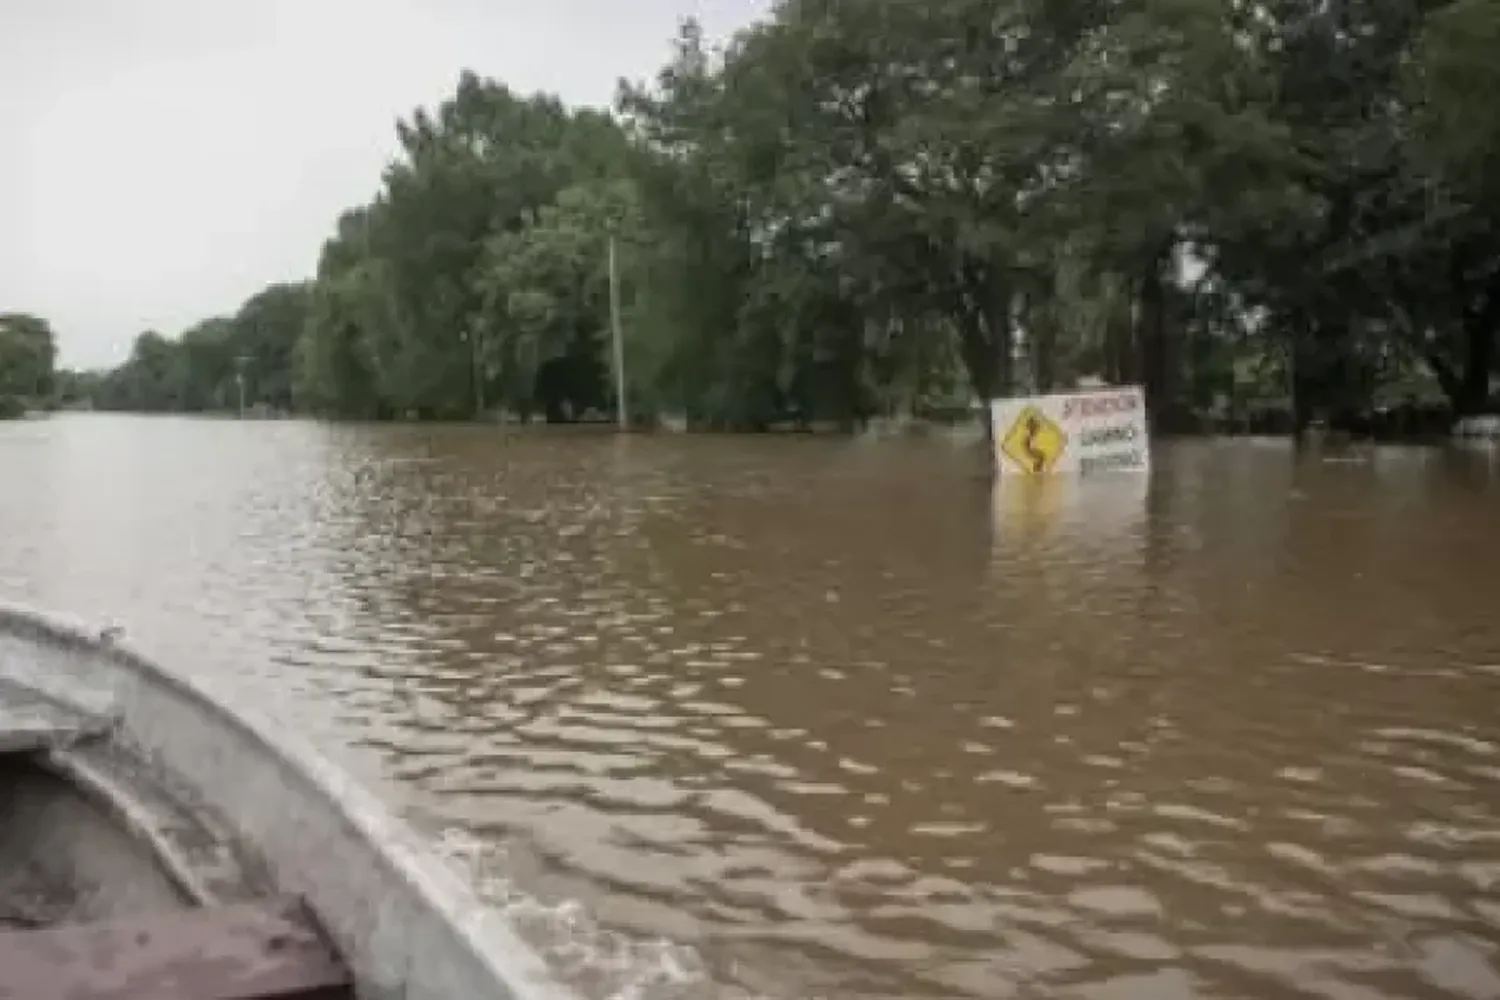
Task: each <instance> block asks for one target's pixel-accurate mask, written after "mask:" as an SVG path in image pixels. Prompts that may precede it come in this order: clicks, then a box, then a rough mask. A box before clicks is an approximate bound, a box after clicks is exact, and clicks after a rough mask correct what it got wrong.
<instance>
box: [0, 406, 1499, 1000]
mask: <svg viewBox="0 0 1500 1000" xmlns="http://www.w3.org/2000/svg"><path fill="white" fill-rule="evenodd" d="M1156 466H1157V467H1156V469H1155V471H1154V473H1153V474H1152V476H1151V477H1150V480H1149V482H1147V481H1146V480H1145V479H1141V478H1132V477H1123V478H1117V479H1108V478H1103V477H1101V478H1099V479H1097V480H1095V481H1093V482H1090V483H1088V484H1079V483H1072V482H1069V481H1065V480H1054V481H1047V482H1032V483H1028V482H1023V483H1016V484H1007V485H1006V486H1005V487H1004V488H992V487H991V485H990V483H989V480H988V477H987V475H986V472H985V469H984V466H983V464H982V462H981V461H980V460H979V459H978V458H976V454H975V452H974V451H973V449H972V448H962V447H957V446H954V445H951V444H948V443H944V442H940V441H849V440H830V439H802V438H789V437H788V438H732V437H690V436H671V435H662V436H651V437H647V436H640V437H627V438H618V437H615V436H611V435H606V434H596V433H590V432H572V431H564V432H551V431H545V432H533V433H524V434H523V433H507V432H504V431H501V430H496V429H490V428H460V427H448V428H414V427H330V426H321V425H317V424H312V423H295V422H287V423H280V422H264V423H261V422H246V423H240V422H236V421H215V420H186V419H174V418H143V417H114V416H103V415H77V416H67V417H58V418H55V419H51V420H46V421H30V422H22V423H15V424H8V425H0V597H9V598H19V599H22V600H26V601H29V602H32V603H36V604H40V605H44V606H47V607H49V608H53V609H57V610H62V611H66V612H69V613H73V614H76V615H80V616H83V617H86V618H88V619H90V620H96V621H100V622H104V621H112V622H118V623H120V624H122V625H123V626H124V627H125V628H126V630H127V632H128V633H129V634H130V635H131V636H132V637H133V638H134V639H135V640H136V641H137V642H138V643H139V644H140V645H142V646H143V647H144V648H146V649H147V650H148V651H151V652H153V653H156V654H157V655H159V656H161V657H162V658H163V659H165V660H167V661H168V662H169V663H170V664H172V665H174V666H177V667H179V668H180V669H183V670H186V671H191V672H199V673H202V674H205V675H209V676H211V677H212V678H213V680H214V682H215V684H216V685H218V686H219V687H220V688H221V689H224V690H228V691H230V692H231V693H233V694H234V696H236V697H244V698H249V699H255V700H257V701H258V702H259V703H261V704H263V705H267V706H270V707H272V708H273V709H274V710H275V711H277V712H278V713H279V714H281V715H282V717H283V718H284V719H286V720H287V721H289V722H291V723H293V724H296V725H298V726H302V727H305V728H307V729H309V730H311V731H313V732H315V733H316V735H317V738H318V739H319V740H320V741H322V742H323V743H324V745H326V746H328V747H329V748H330V750H331V751H332V752H334V753H335V754H336V755H337V756H339V757H340V758H341V759H343V760H345V761H347V762H348V763H349V766H351V767H354V768H356V769H358V770H359V771H360V773H361V774H362V775H364V776H365V777H366V779H367V780H369V781H370V782H372V783H373V784H375V785H377V786H378V787H379V788H380V789H381V790H382V793H383V794H385V795H387V796H388V797H389V798H390V799H391V801H392V803H393V805H394V806H395V807H396V808H397V809H399V810H400V811H402V812H403V813H404V814H405V815H407V816H408V817H410V818H411V820H412V822H414V823H415V824H416V825H417V826H418V827H419V828H421V829H423V830H424V831H427V832H428V833H429V834H430V835H431V836H432V838H433V841H434V846H435V848H436V849H438V850H441V851H443V852H444V853H445V854H446V855H447V856H448V857H449V858H450V860H452V862H453V863H454V864H456V865H460V866H462V867H463V869H464V870H465V872H466V873H467V874H468V875H469V876H470V877H472V878H473V879H475V880H476V881H477V882H478V883H479V884H480V885H481V887H482V888H483V889H484V890H485V891H486V892H487V893H489V894H490V895H491V896H492V897H493V898H494V899H495V900H496V902H497V904H500V905H504V906H506V907H507V908H508V909H509V910H510V911H511V912H512V913H513V914H514V916H515V919H516V920H517V922H518V924H520V925H521V926H522V927H523V929H524V931H525V933H527V935H528V936H529V937H531V938H532V939H533V940H534V941H536V942H537V943H538V945H539V946H540V947H542V948H544V950H546V951H547V952H548V954H549V957H550V959H551V960H552V961H553V963H554V964H555V966H556V967H557V968H558V969H559V970H560V972H561V974H562V975H564V977H565V978H567V979H568V980H569V981H570V982H573V983H575V984H576V985H577V986H578V988H579V990H580V992H581V993H582V994H583V995H585V996H589V997H599V998H602V997H620V998H627V997H639V998H642V1000H653V998H657V997H664V998H679V997H692V998H697V997H705V998H706V997H714V998H718V997H751V996H754V997H759V996H765V997H772V998H777V1000H802V998H812V997H829V998H845V997H848V998H862V1000H863V998H898V997H899V998H931V1000H937V998H944V1000H951V998H985V1000H994V998H1001V997H1011V996H1014V997H1054V996H1055V997H1084V998H1120V1000H1136V998H1139V1000H1174V998H1186V997H1226V998H1227V997H1247V998H1248V997H1280V996H1299V997H1300V996H1307V997H1328V998H1332V1000H1353V998H1372V1000H1374V998H1387V997H1417V998H1422V997H1465V998H1495V997H1500V956H1497V947H1500V461H1497V460H1496V459H1495V458H1494V457H1493V455H1492V454H1491V453H1488V452H1484V451H1478V452H1474V453H1468V454H1465V453H1458V452H1447V451H1442V450H1435V449H1417V448H1412V449H1401V448H1389V449H1379V450H1373V451H1370V450H1367V451H1358V452H1353V453H1339V454H1332V453H1324V452H1320V451H1317V450H1311V451H1304V452H1303V453H1301V454H1298V453H1296V452H1294V451H1293V450H1292V448H1291V447H1290V446H1289V445H1288V444H1285V443H1281V442H1264V441H1234V442H1191V443H1179V444H1171V445H1166V446H1163V447H1162V448H1161V449H1160V450H1159V451H1158V453H1157V456H1156ZM1084 485H1086V486H1087V487H1088V488H1087V489H1085V488H1083V486H1084Z"/></svg>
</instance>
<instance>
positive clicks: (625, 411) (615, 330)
mask: <svg viewBox="0 0 1500 1000" xmlns="http://www.w3.org/2000/svg"><path fill="white" fill-rule="evenodd" d="M617 256H618V255H617V254H616V252H615V235H614V233H610V234H609V328H610V333H611V335H612V336H613V338H614V344H615V417H616V419H617V420H618V421H619V424H620V430H622V431H623V430H627V429H628V428H629V426H630V416H629V414H630V411H629V408H628V407H627V406H626V405H625V338H624V336H623V335H622V334H621V333H620V268H619V262H618V260H617Z"/></svg>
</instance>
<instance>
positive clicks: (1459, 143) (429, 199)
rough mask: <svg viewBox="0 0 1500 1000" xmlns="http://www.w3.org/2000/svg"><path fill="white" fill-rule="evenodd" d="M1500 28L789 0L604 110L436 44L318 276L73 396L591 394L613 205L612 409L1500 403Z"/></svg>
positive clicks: (604, 347) (1377, 6) (1474, 7)
mask: <svg viewBox="0 0 1500 1000" xmlns="http://www.w3.org/2000/svg"><path fill="white" fill-rule="evenodd" d="M1497 45H1500V4H1497V3H1495V2H1494V0H1331V2H1328V3H1323V4H1308V3H1305V2H1301V0H1260V2H1256V3H1249V2H1240V0H1067V2H1062V0H928V2H926V3H920V4H910V3H892V2H890V0H782V2H781V3H779V4H778V5H777V7H776V9H775V12H774V14H773V16H772V17H770V18H769V19H768V20H766V21H765V22H763V23H760V24H758V25H756V26H754V27H753V28H751V29H749V30H747V31H745V32H743V33H741V34H740V35H739V36H738V37H737V38H735V39H734V40H733V41H732V42H731V43H730V44H729V45H728V46H726V47H725V48H724V49H723V50H721V51H712V50H710V48H709V47H708V46H707V45H706V44H705V42H704V40H703V38H702V36H701V34H700V32H699V30H698V28H697V27H696V26H695V25H693V24H691V23H689V24H687V25H685V26H684V28H683V30H682V32H681V34H680V37H679V38H678V40H677V45H676V50H675V55H674V57H673V58H672V60H671V61H670V63H669V64H668V65H667V66H666V67H664V68H663V69H662V71H661V72H660V73H659V74H658V76H657V77H656V79H655V80H653V81H650V82H649V83H647V84H639V85H630V86H622V89H621V95H620V101H619V106H618V108H617V109H616V112H615V113H614V114H612V115H611V114H604V113H601V112H597V111H591V110H570V109H568V108H566V107H564V106H563V105H561V104H560V103H559V102H558V101H556V100H554V99H552V98H549V97H545V96H533V97H522V96H519V95H516V94H514V93H512V92H511V91H510V90H508V89H507V88H506V87H505V86H503V85H502V84H499V83H496V82H493V81H487V80H482V79H480V78H478V77H476V76H475V75H473V74H471V73H464V74H462V75H461V76H460V78H459V81H458V85H457V87H456V89H455V91H454V93H453V95H452V96H451V97H450V98H449V99H448V100H447V101H445V102H444V103H443V104H442V105H441V106H439V107H437V108H435V109H423V110H419V111H416V112H415V113H413V114H412V115H411V116H410V117H409V118H408V119H407V120H404V121H402V122H401V123H399V125H398V135H399V138H400V142H401V149H402V153H401V156H400V157H399V158H398V159H397V161H396V162H394V163H392V164H391V165H390V167H389V168H388V169H387V170H386V172H385V174H384V177H383V178H382V185H381V188H380V191H379V194H378V195H377V196H376V197H375V198H374V200H373V201H372V202H371V203H370V204H367V205H363V206H359V207H356V208H352V209H350V210H349V211H348V212H347V213H345V215H344V216H343V217H342V218H341V219H339V221H338V224H337V226H336V229H335V231H334V233H333V234H332V235H331V237H330V239H329V240H328V241H327V243H326V244H325V245H324V247H323V251H322V256H321V259H320V262H319V265H318V271H317V274H316V276H315V277H314V279H313V280H312V281H310V282H309V283H307V284H305V285H296V286H275V287H273V288H270V289H267V290H266V291H265V292H263V293H261V294H260V295H257V296H256V297H254V298H252V299H251V300H250V301H249V302H247V303H245V304H244V306H243V307H242V308H241V309H240V311H239V312H238V313H237V314H236V315H235V316H233V317H229V318H223V319H210V320H206V321H204V322H203V323H201V324H199V325H198V326H196V327H194V328H193V329H192V330H189V331H187V332H185V333H184V334H183V335H182V336H181V337H180V338H179V339H177V340H175V341H168V340H165V339H163V338H161V337H159V336H157V335H156V334H153V333H147V334H142V335H141V337H140V338H139V339H138V340H137V342H136V345H135V350H134V351H133V353H132V355H131V358H130V360H129V361H128V362H126V364H125V365H124V366H122V367H121V368H120V369H118V370H117V371H115V372H113V373H110V374H109V375H108V376H107V377H106V378H105V379H104V380H103V382H102V384H101V385H100V387H99V389H98V391H97V393H96V396H95V398H96V402H98V403H99V404H100V405H105V406H121V407H129V408H141V409H182V410H201V409H222V408H232V407H233V406H236V405H238V394H239V391H240V387H241V384H243V387H244V391H245V393H246V395H247V398H248V399H249V400H251V401H252V402H253V403H256V404H260V405H263V406H267V407H270V408H272V409H275V410H287V409H300V410H304V411H308V412H313V413H318V414H323V415H329V416H348V417H365V418H374V417H394V416H416V417H425V418H466V417H472V416H474V415H476V414H480V413H495V412H503V413H506V414H510V415H513V416H515V417H517V418H520V419H530V418H531V417H532V416H533V415H545V416H546V417H547V419H549V420H568V419H575V418H578V417H579V416H581V415H584V414H587V413H590V412H594V413H599V414H603V413H607V412H608V411H609V410H610V408H611V407H612V406H613V402H614V391H613V385H614V382H613V379H612V378H611V377H610V373H611V368H612V355H611V352H610V337H609V332H610V307H611V296H610V282H609V266H610V265H609V261H610V246H611V244H613V246H614V247H615V249H616V252H617V260H618V279H619V280H618V285H617V288H618V294H619V310H620V318H621V325H622V327H623V329H624V331H625V353H626V357H627V375H628V378H627V383H628V387H629V391H630V397H631V407H632V410H633V411H635V415H636V416H637V418H639V419H647V418H650V417H653V416H656V415H660V414H666V413H672V414H680V415H682V416H684V417H686V418H687V419H688V420H689V421H691V422H693V423H695V424H697V425H699V426H706V427H723V428H740V429H754V428H764V427H769V426H771V425H773V424H777V423H782V422H809V421H821V422H830V423H834V424H839V425H844V426H852V425H854V424H856V423H858V422H860V421H863V420H865V419H868V418H869V417H871V416H874V415H879V414H898V413H912V412H917V413H920V412H922V411H924V410H933V409H942V408H949V409H952V408H955V407H957V408H966V407H967V406H968V405H969V404H970V403H971V401H973V400H976V399H984V398H987V397H990V396H993V395H997V394H1005V393H1010V392H1017V391H1023V390H1033V389H1035V390H1046V389H1050V388H1055V387H1062V386H1066V385H1071V384H1074V383H1075V382H1076V380H1078V379H1080V378H1083V377H1094V378H1099V379H1103V380H1106V381H1139V382H1141V383H1143V384H1144V385H1145V386H1146V389H1147V398H1148V402H1149V408H1150V410H1151V413H1152V416H1153V419H1154V420H1155V421H1156V422H1157V425H1158V426H1159V427H1163V428H1168V429H1171V428H1190V427H1194V426H1199V425H1202V424H1204V423H1205V422H1210V421H1211V422H1213V423H1214V424H1215V425H1222V424H1223V423H1225V422H1230V423H1235V422H1238V423H1243V422H1245V421H1247V420H1265V419H1270V418H1271V416H1274V415H1277V414H1280V415H1281V418H1280V419H1282V420H1283V421H1284V422H1285V423H1286V424H1287V425H1288V426H1290V425H1291V424H1293V423H1294V422H1295V423H1296V424H1297V425H1298V426H1300V425H1302V424H1305V423H1306V422H1307V421H1309V420H1311V419H1314V418H1318V417H1322V418H1325V419H1329V420H1331V421H1334V422H1343V423H1347V424H1350V425H1353V426H1356V427H1358V426H1365V427H1371V428H1372V429H1378V428H1379V427H1380V426H1381V425H1382V424H1383V425H1384V426H1387V427H1390V426H1392V422H1393V421H1396V420H1398V419H1400V420H1406V421H1411V420H1415V419H1418V417H1419V415H1421V414H1422V413H1424V412H1425V413H1428V414H1429V417H1428V418H1427V419H1430V420H1432V421H1434V422H1435V423H1436V425H1438V426H1441V425H1445V424H1446V423H1447V422H1448V421H1450V420H1451V419H1452V418H1453V417H1454V416H1459V415H1467V414H1472V413H1477V412H1480V411H1483V410H1485V409H1487V408H1492V407H1494V406H1495V403H1496V400H1495V399H1494V385H1495V378H1496V375H1497V372H1500V346H1497V342H1496V341H1497V330H1500V113H1497V111H1496V110H1495V106H1494V105H1493V104H1492V103H1491V101H1490V99H1489V95H1490V94H1492V93H1494V92H1495V89H1496V87H1497V86H1500V69H1497V68H1496V67H1497V65H1500V64H1497V63H1496V61H1495V59H1494V58H1493V53H1494V52H1495V51H1496V47H1497ZM241 380H242V381H241ZM1391 414H1398V415H1399V416H1391Z"/></svg>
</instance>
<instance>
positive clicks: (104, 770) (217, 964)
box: [0, 681, 355, 1000]
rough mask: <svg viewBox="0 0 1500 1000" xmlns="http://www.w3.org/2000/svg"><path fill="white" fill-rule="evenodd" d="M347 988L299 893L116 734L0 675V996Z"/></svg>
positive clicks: (211, 995)
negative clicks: (281, 891)
mask: <svg viewBox="0 0 1500 1000" xmlns="http://www.w3.org/2000/svg"><path fill="white" fill-rule="evenodd" d="M354 995H355V994H354V992H353V989H352V985H351V983H350V977H349V974H348V972H347V970H346V969H345V968H344V966H343V964H342V963H341V962H340V961H339V959H338V957H337V955H336V954H335V953H334V951H333V949H332V948H331V947H330V946H329V944H328V943H327V941H326V940H325V939H324V936H323V935H322V934H321V932H320V931H319V928H318V927H317V924H316V922H315V921H314V919H313V918H312V916H311V915H310V914H309V913H308V912H307V911H306V908H305V907H304V906H303V905H302V904H301V903H300V901H299V900H297V899H296V898H295V897H287V896H282V895H278V894H276V892H275V891H274V887H272V886H271V885H270V884H269V880H268V879H267V878H266V877H265V875H264V867H263V866H261V865H258V864H257V863H256V861H255V859H254V857H253V852H251V851H250V850H248V849H247V847H246V845H244V844H241V843H240V842H238V841H237V839H236V838H235V837H234V835H233V833H232V831H228V830H226V829H225V828H224V827H223V825H222V824H221V823H218V822H217V821H216V820H215V819H214V817H212V816H210V815H209V814H208V813H207V812H205V811H204V810H202V809H200V808H197V807H195V806H194V804H193V796H192V794H191V791H190V790H188V789H184V788H180V787H173V785H172V782H171V780H170V779H169V778H168V777H167V776H165V775H162V774H159V773H155V772H154V771H153V769H152V768H151V767H150V766H149V764H148V763H147V762H146V761H145V760H144V759H143V758H142V757H141V756H140V755H137V754H134V753H132V752H131V751H130V749H129V742H128V734H124V733H120V732H118V731H117V730H116V729H115V727H114V726H112V725H111V723H110V720H109V719H107V718H101V717H98V716H91V715H88V714H85V713H83V712H81V711H78V710H75V709H73V708H71V707H70V706H67V705H65V704H63V703H61V702H58V701H55V700H53V699H51V698H49V697H47V696H44V695H41V694H39V693H37V692H34V691H31V690H29V689H27V688H23V687H19V686H15V685H13V684H10V683H8V682H4V681H0V1000H23V998H24V1000H64V998H78V997H87V998H89V1000H145V998H152V1000H239V998H250V997H258V998H266V1000H275V998H292V997H296V998H317V1000H334V998H339V1000H345V998H352V997H354Z"/></svg>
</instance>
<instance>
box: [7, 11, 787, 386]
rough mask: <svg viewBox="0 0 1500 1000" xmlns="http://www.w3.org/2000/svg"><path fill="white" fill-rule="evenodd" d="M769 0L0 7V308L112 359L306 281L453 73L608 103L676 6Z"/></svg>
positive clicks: (720, 28)
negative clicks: (281, 286) (397, 125)
mask: <svg viewBox="0 0 1500 1000" xmlns="http://www.w3.org/2000/svg"><path fill="white" fill-rule="evenodd" d="M768 7H769V0H0V136H3V142H0V145H3V149H4V153H3V155H0V312H7V311H24V312H32V313H37V314H39V315H41V316H44V317H46V318H47V319H49V320H51V321H52V324H53V326H54V328H55V329H56V330H57V333H58V340H59V347H60V350H61V355H62V358H61V361H62V363H63V364H65V365H70V366H102V365H111V364H115V363H118V362H119V361H121V360H123V359H124V357H125V355H126V354H127V353H128V352H129V349H130V343H131V341H132V340H133V339H134V337H135V335H136V334H137V333H139V332H140V331H142V330H145V329H156V330H160V331H161V332H163V333H167V334H170V335H176V334H177V333H179V332H180V331H181V330H182V329H183V328H184V327H186V326H188V325H189V324H191V323H192V322H194V321H195V320H197V319H200V318H202V317H205V316H209V315H214V314H220V313H226V312H231V311H233V310H234V309H235V308H236V307H237V306H238V305H239V303H240V302H241V301H242V300H243V299H244V298H245V297H247V296H248V295H250V294H251V293H253V292H254V291H256V290H257V289H258V288H260V287H261V286H262V285H264V284H266V283H268V282H271V281H277V280H286V279H297V278H302V277H306V276H308V275H310V274H311V273H312V270H313V267H314V265H315V263H316V260H317V254H318V250H319V248H320V246H321V244H322V241H323V239H324V238H325V237H326V236H327V235H328V234H329V232H330V231H331V228H332V225H333V222H334V220H335V218H336V217H337V215H338V213H339V212H340V211H341V210H342V209H344V208H346V207H348V206H349V205H352V204H355V203H357V202H360V201H363V200H364V199H366V198H368V197H369V196H370V195H371V194H372V193H373V192H374V190H375V188H376V186H377V184H378V183H379V174H380V170H381V168H382V166H384V164H385V162H386V161H387V159H389V158H390V157H391V156H392V155H394V147H395V140H394V128H393V126H394V122H395V119H396V118H397V116H400V115H405V114H407V113H408V112H410V110H411V109H413V108H414V107H416V106H417V105H431V104H435V103H437V102H438V101H440V100H441V99H442V98H443V97H444V96H445V95H446V94H447V93H448V92H449V91H450V90H451V88H452V87H453V85H454V83H456V82H457V79H458V74H459V71H460V70H461V69H463V68H465V67H467V68H472V69H474V70H476V71H477V72H479V73H481V74H483V75H486V76H493V77H496V78H499V79H501V80H504V81H505V82H506V83H508V84H510V85H511V86H512V87H514V88H516V89H518V90H521V91H533V90H546V91H551V92H554V93H558V94H561V95H562V97H563V98H564V99H565V100H568V101H570V102H573V103H588V104H607V103H609V101H610V100H611V99H612V98H613V96H614V90H615V81H616V80H617V78H619V77H621V76H624V77H627V78H630V79H640V78H644V77H648V76H650V75H652V74H654V73H655V71H656V69H657V68H658V67H659V66H660V65H661V64H662V62H663V61H664V60H665V59H666V57H667V56H668V54H669V52H670V40H671V38H672V36H673V35H674V34H675V31H676V25H677V21H678V19H679V18H681V17H683V16H685V15H689V14H691V15H696V16H698V17H699V18H700V19H701V20H702V21H703V23H704V26H705V29H706V31H707V33H708V34H709V35H710V36H712V37H715V38H720V37H724V36H726V35H727V34H728V33H730V32H731V31H733V30H734V29H736V28H738V27H741V26H742V25H744V24H746V23H748V22H749V21H750V20H752V19H753V18H755V17H757V16H760V15H762V14H763V13H764V12H765V11H766V10H767V9H768Z"/></svg>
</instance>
